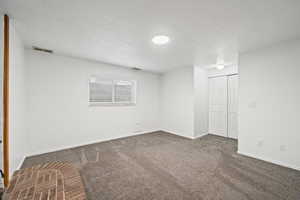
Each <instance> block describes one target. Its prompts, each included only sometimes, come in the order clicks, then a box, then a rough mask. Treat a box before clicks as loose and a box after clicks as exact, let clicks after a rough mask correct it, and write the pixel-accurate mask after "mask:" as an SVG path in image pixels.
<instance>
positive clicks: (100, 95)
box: [89, 78, 136, 105]
mask: <svg viewBox="0 0 300 200" xmlns="http://www.w3.org/2000/svg"><path fill="white" fill-rule="evenodd" d="M89 102H90V105H133V104H135V103H136V82H135V81H131V80H111V81H106V80H98V79H96V78H91V79H90V81H89Z"/></svg>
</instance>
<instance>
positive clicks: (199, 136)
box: [161, 129, 208, 140]
mask: <svg viewBox="0 0 300 200" xmlns="http://www.w3.org/2000/svg"><path fill="white" fill-rule="evenodd" d="M161 131H163V132H166V133H170V134H173V135H177V136H181V137H184V138H188V139H192V140H194V139H197V138H201V137H203V136H205V135H207V134H208V133H203V134H201V135H197V136H186V135H182V134H180V133H177V132H174V131H169V130H166V129H162V130H161Z"/></svg>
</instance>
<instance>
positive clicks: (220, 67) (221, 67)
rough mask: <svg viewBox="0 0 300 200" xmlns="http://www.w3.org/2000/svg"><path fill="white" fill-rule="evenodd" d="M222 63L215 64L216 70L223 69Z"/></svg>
mask: <svg viewBox="0 0 300 200" xmlns="http://www.w3.org/2000/svg"><path fill="white" fill-rule="evenodd" d="M224 67H225V66H224V65H223V64H219V65H217V66H216V68H217V69H218V70H222V69H224Z"/></svg>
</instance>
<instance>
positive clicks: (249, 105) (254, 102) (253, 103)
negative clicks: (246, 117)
mask: <svg viewBox="0 0 300 200" xmlns="http://www.w3.org/2000/svg"><path fill="white" fill-rule="evenodd" d="M256 106H257V105H256V101H252V102H250V103H249V104H248V107H249V108H256Z"/></svg>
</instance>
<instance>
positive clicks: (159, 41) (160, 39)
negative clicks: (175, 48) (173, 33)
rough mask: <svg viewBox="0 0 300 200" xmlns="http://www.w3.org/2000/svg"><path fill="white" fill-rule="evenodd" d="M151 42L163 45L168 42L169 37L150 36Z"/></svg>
mask: <svg viewBox="0 0 300 200" xmlns="http://www.w3.org/2000/svg"><path fill="white" fill-rule="evenodd" d="M152 42H153V43H154V44H156V45H164V44H167V43H168V42H170V38H169V37H168V36H166V35H157V36H154V37H153V38H152Z"/></svg>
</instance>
